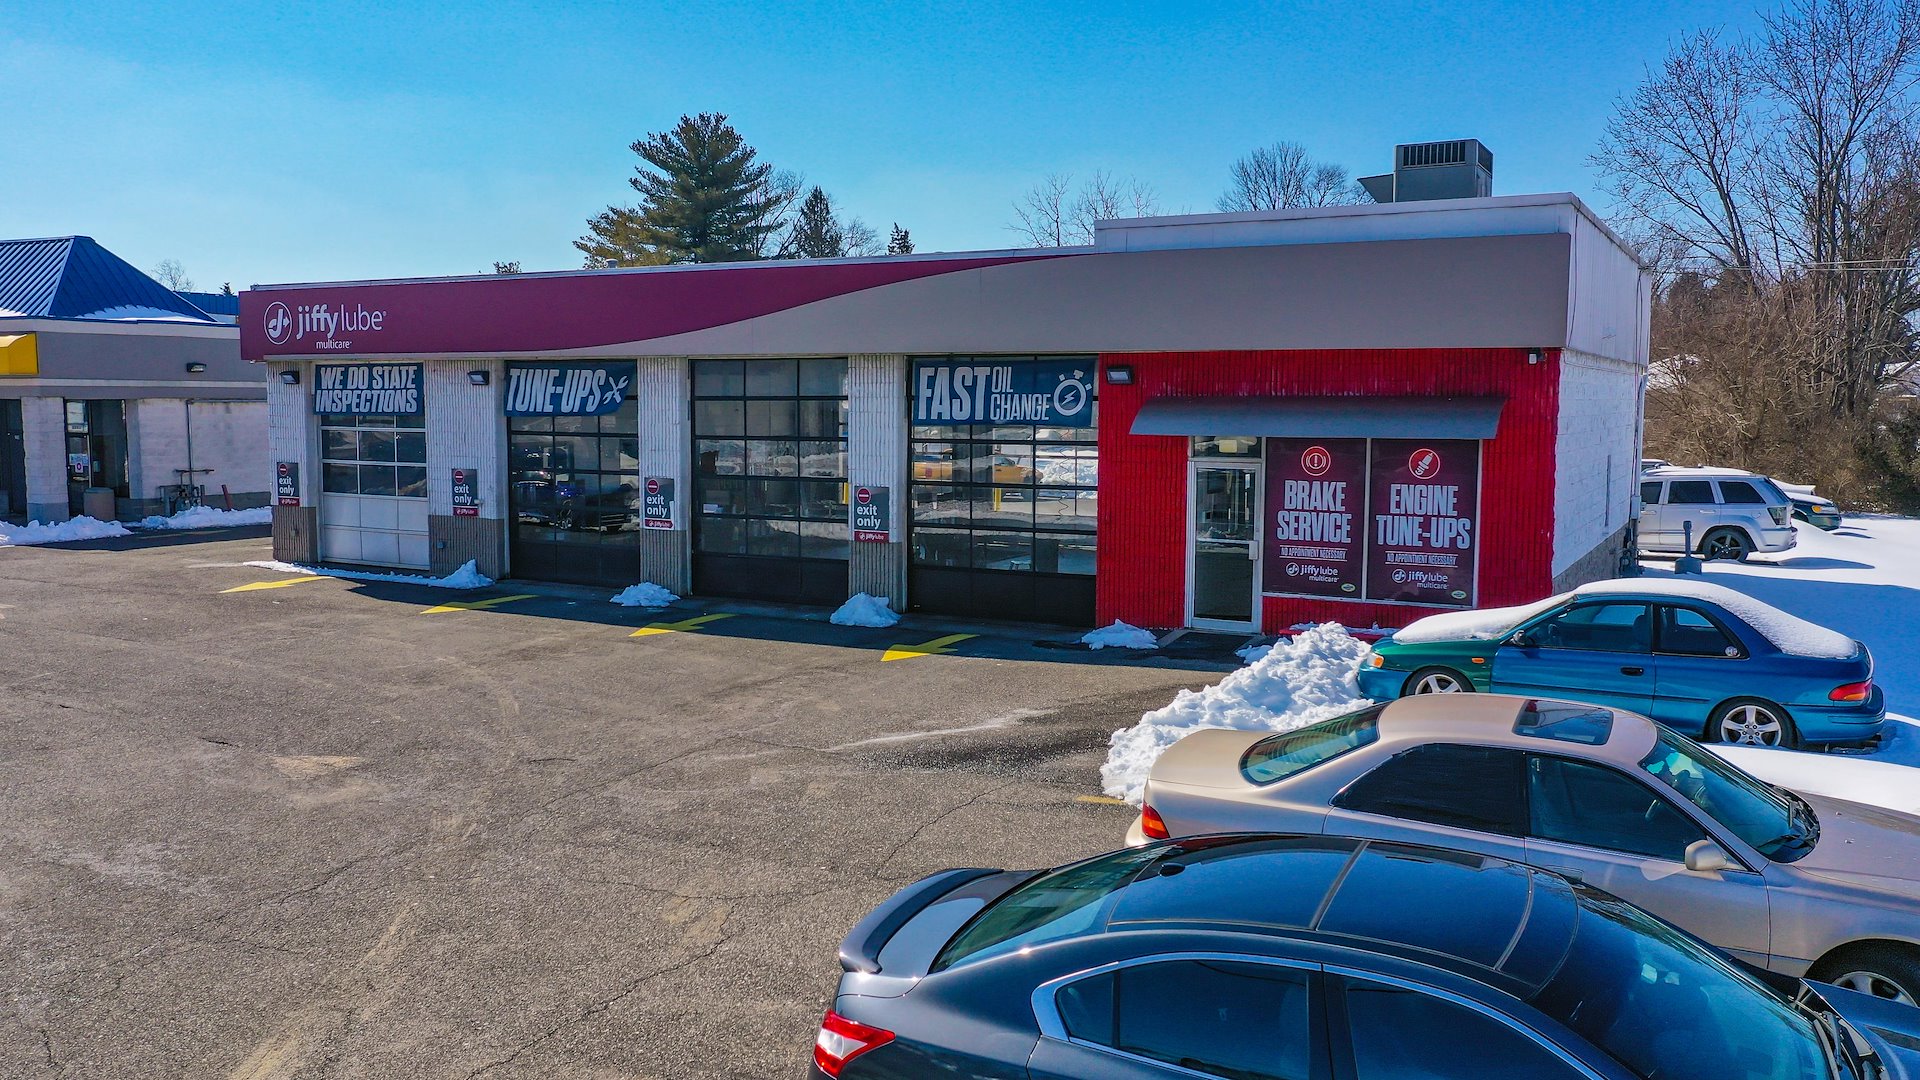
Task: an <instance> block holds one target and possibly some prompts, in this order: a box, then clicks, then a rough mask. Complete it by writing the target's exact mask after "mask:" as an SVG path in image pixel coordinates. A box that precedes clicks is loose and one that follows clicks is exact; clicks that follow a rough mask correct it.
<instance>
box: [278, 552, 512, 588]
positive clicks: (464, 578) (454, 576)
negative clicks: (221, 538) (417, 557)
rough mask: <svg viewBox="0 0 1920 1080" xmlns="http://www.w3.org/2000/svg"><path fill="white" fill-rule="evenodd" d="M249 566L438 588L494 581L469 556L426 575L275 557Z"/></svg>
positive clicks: (476, 584)
mask: <svg viewBox="0 0 1920 1080" xmlns="http://www.w3.org/2000/svg"><path fill="white" fill-rule="evenodd" d="M246 565H248V566H257V567H259V568H260V569H262V570H278V571H279V572H280V573H283V574H314V575H318V576H320V577H337V578H347V579H349V580H352V581H396V582H400V583H401V584H405V585H427V586H431V587H433V588H436V589H484V588H486V587H488V586H489V585H492V584H493V579H492V578H490V577H488V576H486V575H485V574H482V573H481V572H480V567H479V564H478V563H476V562H474V560H472V559H468V560H467V562H466V565H464V566H462V567H461V568H460V569H458V570H455V571H454V572H453V573H451V574H448V575H447V576H446V577H437V578H436V577H425V576H423V575H420V574H380V573H375V572H373V571H371V570H336V569H334V568H333V567H330V566H302V565H300V564H299V563H289V562H279V561H277V560H274V559H258V560H255V561H253V562H249V563H247V564H246Z"/></svg>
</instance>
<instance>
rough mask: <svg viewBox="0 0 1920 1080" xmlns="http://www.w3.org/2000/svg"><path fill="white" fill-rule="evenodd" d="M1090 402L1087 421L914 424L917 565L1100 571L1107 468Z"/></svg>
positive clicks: (1080, 572) (914, 550) (914, 551)
mask: <svg viewBox="0 0 1920 1080" xmlns="http://www.w3.org/2000/svg"><path fill="white" fill-rule="evenodd" d="M1088 364H1089V367H1091V364H1092V361H1091V358H1089V360H1088ZM1092 407H1093V408H1094V410H1095V413H1094V418H1095V426H1089V427H1052V426H1045V425H1036V424H1015V425H987V424H973V425H969V424H955V425H939V424H916V425H915V426H914V428H913V440H912V444H911V454H912V477H913V501H912V508H913V509H912V515H913V542H912V545H911V547H912V559H913V562H914V563H915V564H916V565H919V566H927V567H946V568H953V569H972V570H1005V571H1016V572H1036V573H1046V574H1077V575H1086V576H1092V574H1093V572H1094V549H1095V532H1096V519H1097V516H1098V515H1097V503H1096V498H1097V493H1098V487H1099V472H1100V459H1099V450H1098V448H1097V447H1096V445H1095V439H1096V434H1095V433H1096V431H1097V430H1098V427H1097V423H1098V408H1099V406H1098V403H1097V402H1096V403H1095V404H1094V405H1093V406H1092Z"/></svg>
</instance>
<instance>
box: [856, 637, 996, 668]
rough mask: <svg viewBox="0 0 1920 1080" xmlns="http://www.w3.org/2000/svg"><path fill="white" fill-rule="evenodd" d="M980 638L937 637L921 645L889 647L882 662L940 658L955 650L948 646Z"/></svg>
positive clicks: (882, 657)
mask: <svg viewBox="0 0 1920 1080" xmlns="http://www.w3.org/2000/svg"><path fill="white" fill-rule="evenodd" d="M979 636H980V635H979V634H948V635H947V636H946V637H937V638H934V639H933V640H932V641H928V642H923V643H921V644H919V645H889V646H887V651H886V652H885V653H884V654H883V655H882V656H881V657H880V662H881V663H883V664H884V663H886V662H887V661H889V660H911V659H913V658H914V657H916V656H938V655H940V654H941V653H950V652H952V651H953V650H952V649H950V648H948V647H947V646H949V645H952V644H955V643H956V642H961V641H965V640H967V639H968V638H975V637H979Z"/></svg>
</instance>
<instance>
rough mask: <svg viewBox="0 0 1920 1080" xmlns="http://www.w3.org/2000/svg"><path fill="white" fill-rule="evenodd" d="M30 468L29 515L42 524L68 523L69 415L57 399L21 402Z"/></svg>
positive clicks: (27, 462)
mask: <svg viewBox="0 0 1920 1080" xmlns="http://www.w3.org/2000/svg"><path fill="white" fill-rule="evenodd" d="M20 426H21V435H22V436H23V438H22V440H21V441H22V443H23V444H24V450H25V452H26V458H27V461H26V465H27V512H28V514H30V515H31V516H34V517H37V518H39V519H40V520H42V521H65V520H67V516H68V515H67V414H66V402H65V400H64V399H61V398H57V397H30V398H23V399H21V401H20Z"/></svg>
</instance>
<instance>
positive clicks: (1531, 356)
mask: <svg viewBox="0 0 1920 1080" xmlns="http://www.w3.org/2000/svg"><path fill="white" fill-rule="evenodd" d="M1546 358H1547V354H1546V353H1545V352H1543V351H1541V350H1539V349H1528V350H1527V363H1529V364H1537V363H1539V362H1540V361H1542V360H1545V359H1546Z"/></svg>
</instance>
